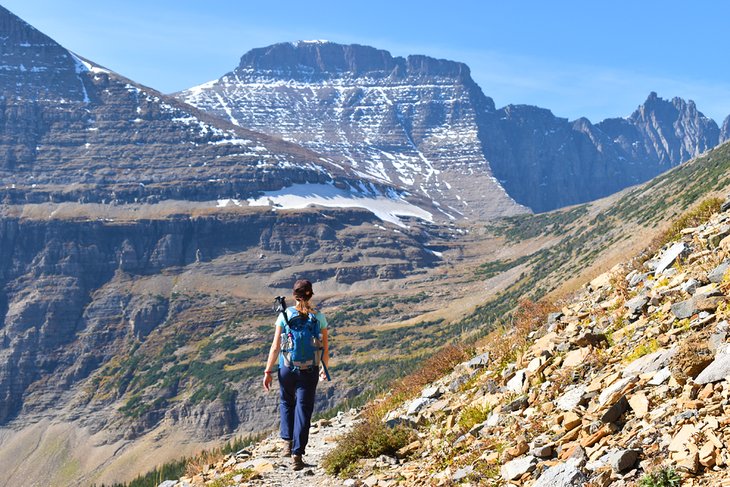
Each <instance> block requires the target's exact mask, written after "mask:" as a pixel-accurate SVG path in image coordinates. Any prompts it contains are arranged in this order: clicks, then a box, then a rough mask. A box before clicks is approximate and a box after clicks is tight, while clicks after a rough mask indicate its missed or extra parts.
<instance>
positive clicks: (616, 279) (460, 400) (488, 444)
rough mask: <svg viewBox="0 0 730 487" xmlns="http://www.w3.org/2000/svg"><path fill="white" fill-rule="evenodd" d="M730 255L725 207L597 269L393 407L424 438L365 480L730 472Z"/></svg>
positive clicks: (707, 478) (368, 470)
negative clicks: (646, 255)
mask: <svg viewBox="0 0 730 487" xmlns="http://www.w3.org/2000/svg"><path fill="white" fill-rule="evenodd" d="M725 208H730V202H728V203H726V204H725V205H723V209H725ZM729 268H730V213H729V212H727V211H725V212H722V213H718V214H715V215H714V216H712V218H711V219H710V220H709V221H708V222H707V223H705V224H701V225H699V226H697V227H694V228H686V229H683V230H682V231H681V232H680V237H679V239H678V240H677V241H672V242H669V243H667V244H666V245H664V246H663V247H662V248H661V249H660V250H659V251H658V252H657V253H656V254H655V255H653V256H651V258H650V259H649V260H647V261H646V262H644V263H643V264H640V265H635V264H625V265H619V266H617V267H616V268H614V269H613V270H612V271H611V272H609V273H606V274H603V275H601V276H599V277H597V278H596V279H594V280H593V281H591V282H590V283H589V284H587V285H586V286H585V288H584V289H583V290H582V291H580V292H579V293H578V294H577V295H576V296H575V297H574V298H572V299H571V300H569V301H567V302H566V303H565V304H564V306H563V307H562V309H561V310H560V311H557V312H554V313H551V314H550V315H549V316H548V317H547V319H546V321H544V322H543V325H542V326H540V327H539V328H538V329H537V330H536V331H533V332H529V330H523V332H524V334H525V335H524V336H525V337H526V338H527V339H528V341H527V345H525V346H524V347H519V348H517V349H516V350H515V353H514V354H513V355H509V354H508V355H504V354H502V355H499V354H497V353H495V350H494V349H493V350H491V351H490V350H482V351H481V352H482V353H481V354H480V355H478V356H476V357H475V358H474V359H473V360H471V361H469V362H466V363H463V364H462V365H460V366H457V367H456V368H455V369H454V371H453V372H452V373H451V374H450V375H448V376H446V377H444V378H442V379H440V380H439V381H437V382H435V383H433V384H431V385H430V386H429V387H427V388H426V389H424V390H423V392H422V394H421V396H420V397H418V398H416V399H413V400H411V401H408V402H406V403H405V404H404V405H403V406H402V407H401V408H399V409H397V410H394V411H391V412H390V413H389V414H388V415H387V416H386V418H385V419H384V420H385V421H388V422H389V423H391V424H405V425H409V426H410V427H411V428H413V429H414V430H415V431H416V432H417V435H418V440H416V441H414V442H413V443H412V444H410V445H407V446H406V447H404V448H403V449H402V450H401V451H400V452H399V454H398V456H397V457H394V458H385V459H380V460H375V461H365V462H364V463H361V464H360V465H359V466H358V474H357V479H356V480H355V482H354V483H353V485H360V484H364V485H370V486H372V485H431V484H433V485H452V484H462V483H463V484H472V485H473V484H479V485H506V484H510V485H525V486H556V485H560V486H582V485H591V486H608V485H611V486H633V485H638V484H639V481H640V480H641V479H642V478H643V477H644V476H646V475H649V474H651V473H654V472H657V471H658V470H660V469H664V472H665V473H667V475H669V476H670V477H675V478H676V479H677V481H679V480H680V479H681V482H682V485H687V486H689V485H697V486H699V485H702V486H720V485H730V477H728V474H727V468H726V466H727V465H728V462H730V450H728V448H729V446H728V445H730V382H729V381H728V379H729V378H730V343H729V342H728V338H729V335H728V332H729V331H730V326H729V325H728V321H727V319H728V317H729V316H730V306H729V304H728V302H729V300H730V298H729V297H728V292H729V291H730V277H728V276H730V274H728V269H729ZM528 332H529V334H528ZM518 333H519V332H518V331H516V330H509V329H507V330H505V331H504V336H503V337H501V338H498V339H499V340H502V341H506V342H507V343H510V342H512V343H515V344H519V343H520V342H519V340H518V339H517V337H516V336H515V335H516V334H518Z"/></svg>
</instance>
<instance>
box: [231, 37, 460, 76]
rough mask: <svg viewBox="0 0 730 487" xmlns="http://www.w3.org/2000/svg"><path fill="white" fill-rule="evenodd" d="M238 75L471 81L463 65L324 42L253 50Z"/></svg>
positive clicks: (241, 63)
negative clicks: (256, 73) (259, 74)
mask: <svg viewBox="0 0 730 487" xmlns="http://www.w3.org/2000/svg"><path fill="white" fill-rule="evenodd" d="M237 71H246V72H247V71H256V72H258V73H267V74H269V75H272V76H274V77H285V78H287V77H288V78H294V79H301V78H306V79H308V80H309V79H331V78H337V77H347V76H353V75H354V76H368V77H376V78H384V77H393V78H395V79H398V78H404V77H408V76H445V77H452V78H457V79H460V80H466V79H469V78H470V71H469V68H468V67H467V66H466V64H464V63H459V62H455V61H448V60H445V59H436V58H432V57H429V56H424V55H411V56H408V57H407V58H403V57H400V56H397V57H394V56H393V55H391V53H390V52H388V51H386V50H383V49H377V48H374V47H371V46H364V45H360V44H338V43H336V42H331V41H327V40H309V41H295V42H282V43H278V44H273V45H270V46H267V47H261V48H256V49H252V50H250V51H248V52H247V53H246V54H244V55H243V56H242V57H241V62H240V63H239V66H238V68H237Z"/></svg>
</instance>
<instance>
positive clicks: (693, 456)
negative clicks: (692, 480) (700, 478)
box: [677, 451, 700, 474]
mask: <svg viewBox="0 0 730 487" xmlns="http://www.w3.org/2000/svg"><path fill="white" fill-rule="evenodd" d="M699 469H700V456H699V452H697V451H695V452H690V453H687V454H686V455H685V456H684V457H681V458H680V459H679V460H677V470H681V471H683V472H687V473H692V474H694V473H697V471H698V470H699Z"/></svg>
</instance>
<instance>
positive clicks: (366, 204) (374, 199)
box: [218, 184, 433, 228]
mask: <svg viewBox="0 0 730 487" xmlns="http://www.w3.org/2000/svg"><path fill="white" fill-rule="evenodd" d="M362 189H363V191H351V190H345V189H339V188H336V187H334V186H333V185H331V184H295V185H293V186H290V187H288V188H283V189H280V190H277V191H267V192H265V193H264V194H263V195H262V196H259V197H257V198H249V199H248V204H249V205H250V206H270V207H272V208H279V209H301V208H307V207H309V206H325V207H328V208H365V209H367V210H369V211H371V212H372V213H373V214H374V215H375V216H377V217H378V218H380V219H381V220H383V221H386V222H390V223H393V224H395V225H397V226H399V227H403V228H405V227H407V225H406V224H405V223H404V222H403V220H402V219H401V217H415V218H420V219H422V220H426V221H429V222H431V221H433V215H432V214H431V213H429V212H428V211H426V210H424V209H422V208H419V207H417V206H415V205H413V204H411V203H409V202H407V201H405V200H404V199H403V198H402V197H401V196H400V195H397V194H395V193H389V194H383V193H382V192H379V191H372V190H368V189H367V188H362ZM231 203H232V204H234V205H237V206H240V203H239V202H238V201H236V200H220V201H218V207H225V206H227V205H229V204H231Z"/></svg>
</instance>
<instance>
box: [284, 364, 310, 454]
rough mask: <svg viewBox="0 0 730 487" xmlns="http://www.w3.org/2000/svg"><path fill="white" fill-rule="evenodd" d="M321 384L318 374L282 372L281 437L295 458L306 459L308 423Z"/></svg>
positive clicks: (307, 371) (292, 371)
mask: <svg viewBox="0 0 730 487" xmlns="http://www.w3.org/2000/svg"><path fill="white" fill-rule="evenodd" d="M317 382H319V370H318V369H317V368H316V367H312V368H311V369H309V370H291V369H289V368H288V367H280V368H279V391H280V401H279V413H280V414H281V437H282V438H283V439H285V440H290V441H291V442H292V445H291V452H292V454H293V455H304V449H305V448H306V447H307V442H308V441H309V423H310V421H311V420H312V412H313V411H314V393H315V391H316V390H317Z"/></svg>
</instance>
